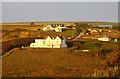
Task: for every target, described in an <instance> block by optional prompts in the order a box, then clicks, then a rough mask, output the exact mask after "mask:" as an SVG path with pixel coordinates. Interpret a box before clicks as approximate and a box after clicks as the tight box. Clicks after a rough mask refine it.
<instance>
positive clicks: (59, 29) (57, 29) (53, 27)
mask: <svg viewBox="0 0 120 79" xmlns="http://www.w3.org/2000/svg"><path fill="white" fill-rule="evenodd" d="M66 28H67V27H65V26H64V24H51V25H47V26H46V27H43V31H51V30H54V31H55V32H62V31H63V29H66Z"/></svg>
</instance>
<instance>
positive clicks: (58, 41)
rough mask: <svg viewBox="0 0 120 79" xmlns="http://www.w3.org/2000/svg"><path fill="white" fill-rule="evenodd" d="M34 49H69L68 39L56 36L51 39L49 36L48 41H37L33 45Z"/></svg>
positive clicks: (31, 45)
mask: <svg viewBox="0 0 120 79" xmlns="http://www.w3.org/2000/svg"><path fill="white" fill-rule="evenodd" d="M30 47H32V48H63V47H67V44H66V39H65V38H61V37H59V36H56V37H55V38H51V37H50V36H48V37H47V38H46V39H35V43H31V44H30Z"/></svg>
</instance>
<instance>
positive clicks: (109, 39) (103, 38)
mask: <svg viewBox="0 0 120 79" xmlns="http://www.w3.org/2000/svg"><path fill="white" fill-rule="evenodd" d="M98 40H99V41H111V38H110V37H107V36H104V37H99V38H98Z"/></svg>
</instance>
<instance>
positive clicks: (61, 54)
mask: <svg viewBox="0 0 120 79" xmlns="http://www.w3.org/2000/svg"><path fill="white" fill-rule="evenodd" d="M9 52H11V54H9V55H6V56H4V57H3V72H2V73H3V76H4V77H8V76H12V77H13V76H17V77H21V76H22V77H26V76H29V77H33V76H34V77H35V76H37V77H38V76H41V77H43V76H44V77H56V76H59V77H61V76H63V77H72V76H74V77H76V76H79V77H80V76H87V75H88V74H91V73H93V70H94V68H95V67H97V66H98V65H100V61H99V58H97V57H96V55H95V54H96V53H93V52H89V53H82V52H75V51H73V52H71V51H70V50H69V49H68V48H62V49H32V48H29V47H28V48H24V49H21V50H20V49H18V48H15V49H13V50H11V51H9Z"/></svg>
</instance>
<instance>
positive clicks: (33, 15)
mask: <svg viewBox="0 0 120 79" xmlns="http://www.w3.org/2000/svg"><path fill="white" fill-rule="evenodd" d="M96 20H98V21H118V3H117V2H3V3H2V21H3V22H29V21H96Z"/></svg>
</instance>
